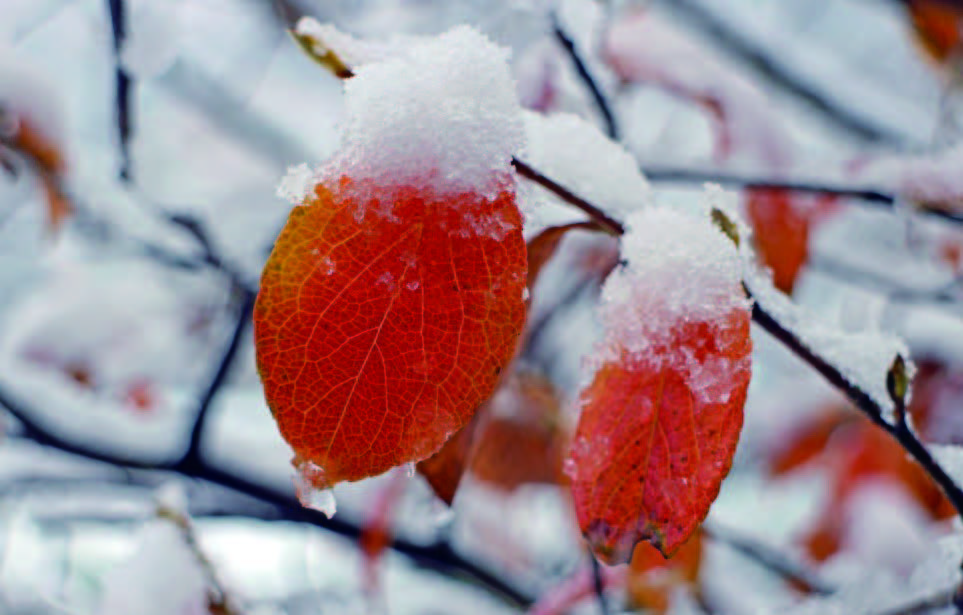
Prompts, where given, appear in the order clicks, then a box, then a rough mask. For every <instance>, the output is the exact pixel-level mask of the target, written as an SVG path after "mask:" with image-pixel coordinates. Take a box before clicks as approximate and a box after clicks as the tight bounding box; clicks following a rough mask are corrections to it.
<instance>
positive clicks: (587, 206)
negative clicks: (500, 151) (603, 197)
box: [512, 158, 625, 235]
mask: <svg viewBox="0 0 963 615" xmlns="http://www.w3.org/2000/svg"><path fill="white" fill-rule="evenodd" d="M512 164H513V165H514V166H515V171H517V172H518V174H519V175H521V176H522V177H524V178H525V179H527V180H529V181H532V182H534V183H536V184H538V185H539V186H541V187H542V188H545V189H546V190H549V191H550V192H552V193H554V194H555V195H556V196H558V197H559V198H560V199H562V200H563V201H565V202H566V203H568V204H570V205H573V206H575V207H576V208H578V209H581V210H582V211H584V212H585V213H587V214H588V215H589V218H591V219H592V220H594V221H595V222H597V223H598V224H599V225H600V226H601V227H603V229H604V230H605V231H606V232H607V233H609V234H611V235H622V234H624V233H625V228H624V227H623V226H622V223H621V222H619V221H618V220H616V219H615V218H611V217H609V215H608V214H606V213H605V212H604V211H602V210H601V209H599V208H598V207H596V206H595V205H593V204H591V203H589V202H588V201H586V200H585V199H583V198H582V197H580V196H578V195H577V194H575V193H574V192H572V191H571V190H569V189H568V188H565V187H564V186H562V185H561V184H559V183H558V182H556V181H555V180H553V179H551V178H549V177H546V176H545V175H544V174H543V173H541V172H539V171H536V170H535V169H533V168H532V167H531V166H529V165H528V164H527V163H525V162H523V161H521V160H519V159H518V158H512Z"/></svg>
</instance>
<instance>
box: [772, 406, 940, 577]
mask: <svg viewBox="0 0 963 615" xmlns="http://www.w3.org/2000/svg"><path fill="white" fill-rule="evenodd" d="M833 417H835V418H836V423H835V425H834V426H833V425H832V424H831V422H832V421H831V419H832V418H833ZM799 433H800V437H799V439H798V440H796V441H794V442H791V443H790V444H789V449H790V450H792V449H794V448H798V447H800V446H808V445H814V441H815V439H816V438H815V436H818V439H819V440H821V442H822V450H819V451H816V452H813V454H812V456H811V459H812V460H813V461H814V462H818V463H821V464H822V465H823V466H824V467H825V468H826V471H827V472H828V474H829V477H830V480H831V481H832V483H831V484H832V495H831V497H830V498H829V499H828V500H827V502H828V504H827V507H826V509H825V510H823V512H822V514H821V515H820V517H819V519H818V520H817V522H816V523H815V525H814V526H813V527H812V528H810V530H809V531H808V532H807V534H806V535H805V536H804V537H803V538H802V543H803V545H804V546H805V548H806V550H807V552H808V553H809V555H810V556H811V557H812V558H813V559H815V560H816V561H824V560H826V559H828V558H829V557H830V556H832V555H834V554H835V553H836V552H838V551H839V549H840V548H841V546H842V545H843V543H844V538H845V537H844V535H843V534H844V532H845V529H846V528H845V525H844V523H843V519H844V516H845V510H846V506H847V503H848V502H849V500H850V498H851V497H852V495H853V494H854V493H855V492H856V491H857V490H858V488H859V487H860V486H862V485H863V484H865V483H866V482H867V481H869V480H884V481H890V482H892V483H894V484H896V485H899V486H900V487H901V488H902V489H904V490H905V492H906V493H907V494H908V495H910V496H911V497H912V498H913V499H915V500H916V501H917V502H919V504H920V505H921V506H922V507H923V509H924V510H926V511H927V512H928V513H929V515H930V516H931V517H932V518H933V519H934V520H938V519H945V518H948V517H951V516H953V515H954V510H953V508H952V505H951V504H950V503H949V500H947V499H946V496H944V495H943V492H942V491H940V489H939V488H938V487H937V486H936V485H935V484H934V483H933V481H932V479H930V477H929V476H928V475H927V474H926V472H925V471H924V470H923V469H922V468H921V467H920V466H919V465H918V464H916V462H914V461H912V460H911V459H909V458H908V457H907V455H906V451H904V450H903V448H902V447H901V446H900V445H899V444H898V443H897V442H896V441H895V440H894V439H893V438H891V437H890V436H889V435H887V434H886V433H885V432H884V431H882V430H881V429H879V428H878V427H876V426H875V425H873V424H871V423H870V422H869V421H868V420H866V419H863V418H861V417H859V416H858V415H855V414H852V413H843V412H841V411H839V410H838V409H835V410H833V411H830V412H826V413H823V414H822V415H821V416H819V417H818V418H815V419H814V420H813V423H812V426H811V427H810V428H809V429H803V430H800V432H799ZM806 443H808V444H806Z"/></svg>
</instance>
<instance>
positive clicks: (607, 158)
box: [521, 111, 652, 222]
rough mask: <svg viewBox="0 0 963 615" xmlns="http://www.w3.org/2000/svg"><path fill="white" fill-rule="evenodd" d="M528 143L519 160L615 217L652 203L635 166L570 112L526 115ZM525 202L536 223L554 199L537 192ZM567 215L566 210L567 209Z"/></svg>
mask: <svg viewBox="0 0 963 615" xmlns="http://www.w3.org/2000/svg"><path fill="white" fill-rule="evenodd" d="M523 116H524V119H525V136H526V138H527V140H528V144H527V146H526V148H525V150H524V153H523V154H522V156H521V158H522V160H523V161H524V162H526V163H528V164H530V165H531V166H532V167H534V168H535V169H538V170H539V171H541V172H542V173H544V174H545V176H546V177H548V178H550V179H552V180H554V181H556V182H558V183H559V184H561V185H562V186H564V187H565V188H567V189H569V190H571V191H572V192H573V193H575V194H577V195H579V196H580V197H582V198H584V199H586V200H587V201H589V202H590V203H592V204H594V205H596V206H597V207H599V208H601V209H602V210H603V211H605V212H606V213H608V214H609V215H611V216H614V217H615V218H623V217H625V216H626V215H627V214H629V213H630V212H633V211H637V210H639V209H641V208H642V207H644V206H647V205H650V204H651V203H652V188H651V186H650V185H649V182H648V181H646V179H645V177H644V176H643V175H642V173H641V171H640V170H639V165H638V162H636V160H635V158H633V157H632V155H631V154H629V152H628V151H626V150H625V148H623V147H622V146H621V145H620V144H618V143H616V142H615V141H612V140H611V139H609V138H608V137H606V136H605V135H604V134H602V133H601V132H600V131H599V129H598V128H596V127H595V126H594V125H592V124H590V123H588V122H586V121H585V120H583V119H582V118H580V117H578V116H576V115H572V114H569V113H556V114H551V115H542V114H539V113H534V112H531V111H525V112H524V114H523ZM528 194H531V195H532V196H531V197H530V198H526V199H525V200H524V201H523V211H524V212H525V214H526V217H534V219H535V220H536V222H538V219H539V215H540V212H539V209H540V207H539V206H533V205H534V204H537V203H541V202H543V201H546V200H547V201H548V202H552V203H556V204H560V203H561V202H560V201H559V199H558V197H556V196H555V195H554V194H553V193H551V192H549V191H547V190H545V189H544V188H541V187H535V188H534V189H533V190H532V191H531V192H529V193H528ZM565 207H566V208H568V210H569V211H571V206H570V205H565Z"/></svg>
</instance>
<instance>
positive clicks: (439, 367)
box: [254, 28, 527, 488]
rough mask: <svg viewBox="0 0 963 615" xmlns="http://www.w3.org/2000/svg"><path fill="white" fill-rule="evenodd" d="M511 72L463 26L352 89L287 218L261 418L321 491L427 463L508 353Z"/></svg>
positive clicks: (272, 280)
mask: <svg viewBox="0 0 963 615" xmlns="http://www.w3.org/2000/svg"><path fill="white" fill-rule="evenodd" d="M506 60H507V53H506V52H505V51H504V50H502V49H500V48H498V47H496V46H495V45H493V44H492V43H490V42H489V41H488V40H487V39H485V38H484V37H482V36H481V35H480V34H478V33H477V32H475V31H473V30H470V29H468V28H459V29H455V30H452V31H451V32H449V33H447V34H445V35H442V36H441V37H438V38H437V39H430V40H423V41H420V42H417V43H413V44H412V46H411V47H410V48H408V49H407V50H406V52H405V53H404V54H402V55H400V56H399V57H395V58H393V59H390V60H386V61H384V62H380V63H371V64H366V65H363V66H361V67H360V68H359V69H358V70H357V74H356V76H355V77H354V78H352V79H351V80H350V81H348V82H347V83H346V86H345V87H346V91H345V106H346V110H347V115H348V117H347V121H346V134H345V136H344V139H343V145H342V148H341V149H340V150H339V151H338V152H337V153H336V154H335V155H334V157H333V158H332V159H331V160H330V161H328V162H327V163H325V164H324V165H323V166H322V168H321V169H318V170H317V171H315V177H314V178H315V184H316V185H315V186H314V188H313V190H312V191H311V193H310V194H309V196H308V197H307V198H306V199H305V201H304V202H303V206H301V207H296V208H295V209H294V210H293V212H292V213H291V216H290V218H289V220H288V222H287V224H286V226H285V228H284V230H283V231H282V232H281V235H280V237H279V238H278V240H277V243H276V244H275V248H274V252H273V253H272V255H271V257H270V259H269V260H268V263H267V265H266V267H265V269H264V274H263V277H262V281H261V291H260V294H259V296H258V300H257V305H256V307H255V314H254V319H255V341H256V345H257V359H258V367H259V370H260V373H261V378H262V380H263V382H264V389H265V394H266V397H267V400H268V404H269V406H270V407H271V410H272V412H273V413H274V417H275V419H276V420H277V423H278V427H279V428H280V431H281V434H282V435H283V436H284V438H285V439H286V440H287V441H288V443H289V444H290V445H291V446H292V447H293V448H294V451H295V456H296V463H297V465H298V466H300V467H310V468H312V471H311V472H310V476H308V477H307V479H308V480H310V482H311V483H312V484H313V485H314V486H315V487H317V488H327V487H330V486H332V485H334V484H336V483H338V482H340V481H343V480H359V479H362V478H365V477H367V476H372V475H375V474H380V473H382V472H385V471H386V470H388V469H390V468H392V467H394V466H396V465H399V464H402V463H408V462H415V461H418V460H421V459H425V458H426V457H429V456H430V455H432V454H433V453H434V452H435V451H437V450H438V449H439V448H441V446H442V444H444V442H445V440H447V439H448V438H449V437H450V436H451V435H452V434H453V433H455V432H456V431H457V430H458V429H460V428H461V427H462V426H464V425H465V424H466V423H467V422H468V421H469V419H470V418H471V416H472V415H473V413H474V412H475V410H476V409H477V408H478V406H479V405H480V404H481V403H482V402H484V401H485V400H486V399H487V398H488V397H489V396H490V395H491V393H492V391H493V390H494V388H495V385H496V383H497V382H498V380H499V376H500V373H501V371H502V369H503V368H505V366H506V365H507V364H508V362H509V361H510V359H511V358H512V355H513V354H514V351H515V345H516V342H517V339H518V336H519V334H520V332H521V330H522V327H523V324H524V319H525V304H524V300H523V295H524V290H525V283H526V277H527V269H526V256H525V243H524V240H523V238H522V233H521V214H520V213H519V211H518V208H517V207H516V204H515V186H514V180H513V177H512V175H511V166H510V165H511V155H512V152H514V151H516V149H518V148H519V147H520V145H521V141H522V137H521V135H522V129H521V120H520V116H519V109H518V103H517V101H516V100H515V98H514V91H513V86H512V82H511V78H510V75H509V71H508V67H507V63H506ZM439 101H444V104H443V105H440V104H439ZM308 464H310V465H308Z"/></svg>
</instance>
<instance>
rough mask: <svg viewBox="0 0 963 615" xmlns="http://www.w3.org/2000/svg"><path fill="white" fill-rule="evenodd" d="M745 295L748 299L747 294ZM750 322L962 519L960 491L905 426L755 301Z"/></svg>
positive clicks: (962, 508) (962, 496) (962, 493)
mask: <svg viewBox="0 0 963 615" xmlns="http://www.w3.org/2000/svg"><path fill="white" fill-rule="evenodd" d="M749 296H750V298H752V295H751V293H750V294H749ZM752 319H753V320H754V321H755V322H756V324H758V325H759V326H761V327H762V328H763V329H765V330H766V331H767V332H768V333H769V334H770V335H772V336H773V337H775V338H776V339H777V340H779V341H780V342H781V343H782V344H783V346H785V347H786V348H787V349H789V350H790V351H791V352H792V353H793V354H795V355H796V356H797V357H799V358H801V359H802V360H803V361H805V362H806V363H808V364H809V366H810V367H812V368H813V369H815V370H816V371H817V372H819V373H820V374H821V375H822V376H823V377H824V378H825V379H826V380H828V381H829V383H830V384H832V385H833V386H834V387H835V388H837V389H838V390H839V391H840V392H842V393H843V394H844V395H846V397H847V398H848V399H849V401H850V402H851V403H852V404H853V405H855V406H856V408H858V409H859V410H860V411H861V412H862V413H863V414H864V415H865V416H866V417H867V418H869V420H871V421H872V422H873V423H875V424H876V425H877V426H878V427H880V428H881V429H883V430H884V431H885V432H886V433H888V434H889V435H891V436H892V437H893V438H895V439H896V441H897V442H899V444H900V446H902V447H903V449H904V450H905V451H906V452H907V453H909V454H910V456H912V457H913V459H915V460H916V462H917V463H919V464H920V465H921V466H922V467H923V470H925V471H926V473H927V474H929V475H930V478H932V479H933V481H934V482H935V483H936V484H937V485H938V486H939V487H940V489H942V490H943V493H945V494H946V497H947V498H949V500H950V503H952V504H953V507H954V508H955V509H956V511H957V514H959V515H960V517H961V518H963V491H961V490H960V487H959V485H957V484H956V482H954V481H953V479H952V478H951V477H950V476H949V474H947V473H946V471H945V470H944V469H943V467H942V466H941V465H940V464H939V463H938V462H937V461H936V460H935V459H933V456H932V455H931V454H930V452H929V450H927V449H926V447H925V446H924V445H923V443H922V442H921V441H920V440H919V439H918V438H917V437H916V434H915V433H913V431H912V430H911V429H910V428H909V427H908V426H907V425H906V424H905V423H903V424H902V425H900V424H899V423H897V424H891V423H889V422H888V421H887V420H886V419H885V418H884V412H883V409H882V408H881V407H880V406H879V405H878V404H877V403H876V402H875V401H873V399H872V398H871V397H870V396H869V395H868V394H867V393H866V392H865V391H863V390H862V389H860V388H859V387H857V386H856V385H854V384H852V383H851V382H849V380H847V379H846V377H845V376H844V375H843V374H842V372H840V371H839V369H838V368H836V367H835V366H834V365H832V364H830V363H829V362H828V361H827V360H825V359H823V358H822V357H820V356H819V355H817V354H816V353H815V352H813V351H812V350H810V349H809V347H807V346H806V345H805V344H803V342H802V340H800V339H799V337H798V336H797V335H796V334H795V333H793V332H792V331H791V330H790V329H788V328H786V327H783V325H782V324H781V323H779V321H778V320H776V319H775V318H774V317H773V316H772V315H771V314H770V313H769V312H767V311H766V309H765V307H764V306H762V305H761V304H760V303H759V302H758V301H756V302H754V303H753V307H752Z"/></svg>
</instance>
